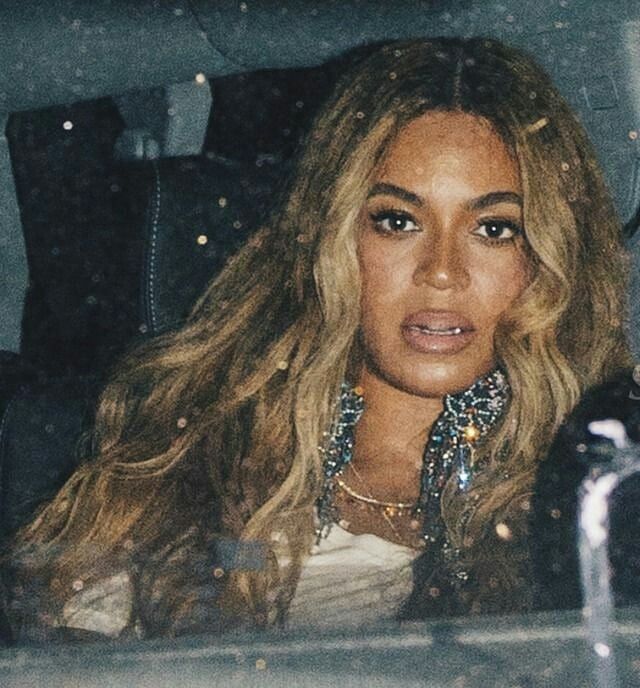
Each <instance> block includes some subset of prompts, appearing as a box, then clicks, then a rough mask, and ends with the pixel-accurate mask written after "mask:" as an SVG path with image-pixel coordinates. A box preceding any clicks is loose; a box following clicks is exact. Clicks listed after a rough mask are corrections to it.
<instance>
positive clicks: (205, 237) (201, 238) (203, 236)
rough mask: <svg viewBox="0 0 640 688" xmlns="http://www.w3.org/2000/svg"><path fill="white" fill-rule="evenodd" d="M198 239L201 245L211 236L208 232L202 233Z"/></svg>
mask: <svg viewBox="0 0 640 688" xmlns="http://www.w3.org/2000/svg"><path fill="white" fill-rule="evenodd" d="M196 241H197V242H198V245H199V246H204V245H205V244H206V243H207V241H209V238H208V237H207V235H206V234H200V235H199V236H198V238H197V239H196Z"/></svg>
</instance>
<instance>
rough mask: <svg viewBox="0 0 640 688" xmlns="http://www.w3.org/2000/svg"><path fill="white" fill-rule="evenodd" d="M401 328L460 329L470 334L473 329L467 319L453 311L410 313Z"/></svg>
mask: <svg viewBox="0 0 640 688" xmlns="http://www.w3.org/2000/svg"><path fill="white" fill-rule="evenodd" d="M402 327H420V328H424V329H427V330H432V331H435V332H437V331H443V332H444V331H447V330H454V329H460V330H462V331H463V332H470V331H473V330H474V329H475V327H474V326H473V323H472V322H471V320H469V318H467V317H465V316H464V315H462V313H456V312H455V311H441V310H422V311H417V312H415V313H411V314H410V315H408V316H407V317H406V318H405V319H404V320H403V321H402Z"/></svg>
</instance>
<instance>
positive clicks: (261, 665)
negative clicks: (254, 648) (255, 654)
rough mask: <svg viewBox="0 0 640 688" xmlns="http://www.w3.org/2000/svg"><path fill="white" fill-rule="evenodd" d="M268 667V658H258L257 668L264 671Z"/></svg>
mask: <svg viewBox="0 0 640 688" xmlns="http://www.w3.org/2000/svg"><path fill="white" fill-rule="evenodd" d="M266 668H267V660H266V659H262V658H260V659H256V669H257V670H258V671H264V670H265V669H266Z"/></svg>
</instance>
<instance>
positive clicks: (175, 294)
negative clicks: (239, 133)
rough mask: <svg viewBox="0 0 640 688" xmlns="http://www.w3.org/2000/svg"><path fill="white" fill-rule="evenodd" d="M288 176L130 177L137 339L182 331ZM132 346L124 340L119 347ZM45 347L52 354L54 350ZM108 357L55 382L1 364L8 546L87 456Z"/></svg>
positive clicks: (0, 513)
mask: <svg viewBox="0 0 640 688" xmlns="http://www.w3.org/2000/svg"><path fill="white" fill-rule="evenodd" d="M281 176H282V173H281V171H280V170H278V171H276V170H274V169H272V168H269V167H262V168H257V167H255V166H250V165H245V164H238V163H235V162H231V161H227V160H223V159H210V158H206V157H201V158H200V157H199V158H175V159H164V160H160V161H154V162H149V163H135V164H132V165H131V166H130V167H129V168H127V170H126V171H125V173H124V175H123V178H124V179H126V180H127V183H126V189H125V191H126V193H127V194H128V196H129V199H128V200H129V204H130V207H131V208H132V209H133V212H132V217H133V218H134V226H133V227H132V231H131V241H133V242H135V241H138V242H139V241H140V240H142V241H141V245H142V248H141V250H140V251H139V252H138V254H137V255H138V268H137V272H138V274H139V285H140V286H139V290H138V294H137V301H136V304H135V308H132V312H131V314H130V316H129V317H133V318H135V327H133V328H131V330H132V331H135V332H137V333H138V334H137V335H136V336H137V337H148V336H153V335H155V334H158V333H160V332H163V331H166V330H168V329H170V328H174V327H178V326H179V324H180V322H181V321H182V320H183V319H184V317H185V316H186V315H187V313H188V311H189V309H190V308H191V306H192V304H193V303H194V301H195V300H196V298H197V297H198V295H199V294H200V293H201V291H202V290H203V289H204V287H205V285H206V284H207V283H208V282H209V280H210V279H211V278H212V277H214V276H215V274H216V273H217V272H218V271H219V270H220V269H221V268H222V267H223V265H224V263H225V261H226V260H227V258H228V257H229V256H230V255H231V254H232V253H233V252H235V251H236V250H237V248H238V247H239V246H240V245H241V244H242V243H243V241H245V240H246V238H247V237H248V236H249V234H250V233H251V232H252V231H253V230H255V229H256V228H257V226H259V225H260V224H261V223H263V222H264V221H265V219H266V218H267V216H268V212H269V209H270V207H271V204H272V201H273V197H274V193H276V187H277V184H278V181H277V180H278V179H280V178H281ZM130 255H136V254H135V252H130ZM130 267H131V266H129V269H130ZM28 317H30V314H29V313H25V318H28ZM114 317H121V314H120V315H118V314H116V315H115V316H114ZM68 326H70V327H71V326H73V323H72V322H70V323H68ZM104 327H106V328H108V327H109V323H108V322H107V323H104ZM131 343H132V341H128V342H127V341H121V342H119V347H120V349H121V350H124V349H126V347H127V346H128V345H130V344H131ZM40 345H41V346H43V347H46V341H43V342H41V343H40ZM110 346H112V343H111V344H110ZM109 358H113V356H109V355H106V354H105V352H101V351H99V350H96V351H95V360H96V362H97V365H96V369H95V370H94V371H92V373H91V374H90V375H86V374H84V373H83V374H82V375H72V376H66V377H65V378H63V379H51V378H50V377H48V376H47V375H46V374H42V373H40V372H38V371H37V370H34V369H33V368H32V367H31V366H29V365H28V364H25V362H24V360H22V359H20V357H18V356H15V355H11V354H5V355H4V356H3V357H2V358H0V531H1V532H2V534H3V535H4V536H5V537H6V536H9V535H10V534H11V533H13V532H15V530H16V528H18V527H19V526H20V525H22V524H24V523H25V522H27V521H28V520H29V519H30V518H31V517H32V516H33V514H34V512H35V511H36V509H37V507H38V505H39V504H41V503H42V502H43V501H45V500H47V499H49V498H50V497H51V496H53V494H55V492H56V491H57V490H58V489H59V488H60V487H61V486H62V485H63V484H64V482H65V481H66V480H67V478H68V477H69V476H70V474H71V473H72V472H73V470H74V468H75V467H76V466H77V464H78V462H79V461H80V460H81V457H82V455H83V453H86V447H85V448H84V449H82V448H81V447H80V443H81V438H82V435H83V432H84V431H86V430H87V429H88V428H89V427H90V425H91V419H92V414H93V408H94V404H95V399H96V398H97V394H98V392H99V388H100V384H101V381H102V380H103V379H104V377H105V375H107V374H108V373H106V372H105V369H104V368H101V367H100V365H98V364H99V363H100V362H103V361H105V360H109Z"/></svg>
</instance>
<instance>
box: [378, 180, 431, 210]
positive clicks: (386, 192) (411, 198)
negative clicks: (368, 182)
mask: <svg viewBox="0 0 640 688" xmlns="http://www.w3.org/2000/svg"><path fill="white" fill-rule="evenodd" d="M372 196H395V197H396V198H399V199H400V200H402V201H406V202H407V203H411V205H415V206H417V207H418V208H421V207H422V206H423V205H424V203H423V202H422V199H421V198H420V196H417V195H416V194H414V193H411V191H407V190H406V189H403V188H402V187H401V186H396V185H395V184H386V183H385V182H378V183H377V184H374V185H373V186H372V187H371V191H369V194H368V196H367V198H371V197H372Z"/></svg>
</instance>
